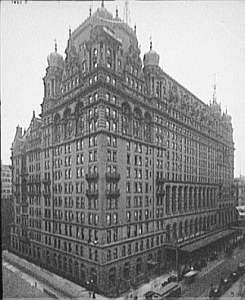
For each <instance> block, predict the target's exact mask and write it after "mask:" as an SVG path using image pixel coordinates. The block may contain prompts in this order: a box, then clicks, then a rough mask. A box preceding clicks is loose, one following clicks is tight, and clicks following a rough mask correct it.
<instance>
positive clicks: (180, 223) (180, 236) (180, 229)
mask: <svg viewBox="0 0 245 300" xmlns="http://www.w3.org/2000/svg"><path fill="white" fill-rule="evenodd" d="M182 227H183V226H182V222H181V221H180V222H179V238H182V237H183V229H182Z"/></svg>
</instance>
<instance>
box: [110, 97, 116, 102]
mask: <svg viewBox="0 0 245 300" xmlns="http://www.w3.org/2000/svg"><path fill="white" fill-rule="evenodd" d="M111 102H112V103H113V104H116V97H115V96H113V97H112V98H111Z"/></svg>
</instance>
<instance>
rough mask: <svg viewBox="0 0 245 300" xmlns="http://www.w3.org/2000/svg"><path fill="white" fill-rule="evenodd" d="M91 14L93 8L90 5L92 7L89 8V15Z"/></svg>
mask: <svg viewBox="0 0 245 300" xmlns="http://www.w3.org/2000/svg"><path fill="white" fill-rule="evenodd" d="M91 15H92V8H91V6H90V8H89V16H90V17H91Z"/></svg>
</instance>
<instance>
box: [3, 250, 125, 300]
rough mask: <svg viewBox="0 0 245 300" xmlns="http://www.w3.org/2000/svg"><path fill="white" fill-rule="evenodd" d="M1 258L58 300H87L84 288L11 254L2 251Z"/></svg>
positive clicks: (100, 297) (86, 292) (101, 298)
mask: <svg viewBox="0 0 245 300" xmlns="http://www.w3.org/2000/svg"><path fill="white" fill-rule="evenodd" d="M2 256H3V261H6V262H8V263H10V264H12V265H14V266H15V267H17V268H18V269H20V270H21V271H23V272H26V273H27V274H29V275H31V276H33V277H34V278H35V279H36V281H37V284H39V283H38V281H39V282H40V284H41V285H43V284H44V285H46V286H47V287H48V288H51V289H52V290H54V291H55V292H56V295H57V296H58V297H59V298H62V299H64V298H68V299H71V298H72V299H74V298H80V299H81V298H83V299H88V298H89V295H88V291H87V290H86V289H85V288H83V287H81V286H79V285H77V284H75V283H73V282H71V281H69V280H67V279H64V278H62V277H60V276H58V275H56V274H53V273H51V272H49V271H48V270H45V269H42V268H41V267H39V266H36V265H35V264H32V263H30V262H28V261H26V260H25V259H23V258H20V257H18V256H17V255H14V254H13V253H10V252H7V251H3V253H2ZM96 299H99V300H106V299H108V298H106V297H103V296H100V295H98V294H96ZM119 299H123V298H118V300H119Z"/></svg>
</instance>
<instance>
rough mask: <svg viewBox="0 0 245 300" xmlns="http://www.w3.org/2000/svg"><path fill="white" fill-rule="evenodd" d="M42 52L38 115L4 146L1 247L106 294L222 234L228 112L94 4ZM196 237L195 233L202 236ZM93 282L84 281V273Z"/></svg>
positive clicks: (229, 191)
mask: <svg viewBox="0 0 245 300" xmlns="http://www.w3.org/2000/svg"><path fill="white" fill-rule="evenodd" d="M65 53H66V56H65V59H63V57H62V56H61V55H60V54H59V53H58V51H57V45H55V51H54V52H52V53H51V54H50V55H49V56H48V66H47V69H46V74H45V76H44V78H43V84H44V97H43V102H42V104H41V107H42V111H41V114H40V116H39V117H37V116H35V113H33V117H32V120H31V123H30V126H29V128H28V129H27V131H25V132H23V131H22V128H20V127H17V130H16V135H15V138H14V141H13V145H12V166H13V192H14V212H15V221H14V226H13V228H12V232H11V247H12V251H14V252H15V253H18V254H19V255H22V256H24V257H26V258H27V259H30V260H32V261H33V262H35V263H37V264H41V265H42V266H44V267H46V268H49V269H50V270H52V271H53V272H56V273H58V274H61V275H62V276H66V277H68V278H70V279H71V280H73V281H75V282H77V283H79V284H81V285H85V283H86V282H87V281H90V282H92V284H93V288H95V289H97V290H98V291H100V292H101V293H104V294H106V295H108V296H114V295H116V294H117V293H121V292H123V291H125V290H127V289H129V288H130V287H134V286H135V285H137V284H139V283H141V282H144V281H146V280H149V279H150V277H151V276H156V275H157V274H160V273H161V272H164V271H166V269H168V268H173V266H174V265H175V260H174V257H175V256H173V253H172V252H173V250H175V249H176V247H177V249H178V251H179V255H180V260H179V263H180V264H181V259H182V258H184V257H185V255H182V254H181V253H192V252H193V251H195V250H197V249H199V248H200V247H207V246H208V244H210V243H211V242H212V243H213V242H214V241H217V240H219V239H223V238H225V237H229V235H230V234H231V233H232V232H231V230H228V229H227V228H228V227H229V224H230V223H232V222H233V221H234V218H235V202H234V201H235V198H234V193H233V192H234V191H233V188H234V187H233V176H234V174H233V169H234V143H233V129H232V123H231V117H230V116H229V115H228V114H227V113H226V112H225V113H224V112H222V111H221V107H220V105H219V104H218V103H217V101H216V95H215V92H214V97H213V100H212V103H211V104H210V105H207V104H205V103H204V102H202V101H201V100H200V99H198V98H197V97H196V96H195V95H193V94H192V93H191V92H190V91H188V90H187V89H186V88H185V87H183V86H182V85H181V84H179V83H178V82H177V81H175V80H174V79H173V78H171V77H170V76H169V75H168V74H166V72H165V71H164V69H162V68H161V67H160V66H159V55H158V54H157V53H156V51H154V50H153V48H152V44H151V45H150V49H149V51H148V52H147V53H146V54H145V55H144V58H143V61H142V59H141V57H140V49H139V45H138V40H137V36H136V28H134V29H132V28H130V27H129V26H128V24H126V23H124V22H123V21H122V20H121V19H120V18H119V16H118V12H117V11H116V15H115V17H113V15H112V14H111V13H110V12H108V11H107V10H106V9H105V8H104V5H103V4H102V7H100V8H98V9H97V10H96V12H95V13H94V14H91V11H90V15H89V17H88V18H87V19H86V20H85V21H84V22H83V23H82V24H81V25H80V26H79V27H78V28H77V29H75V30H74V31H73V32H71V30H70V31H69V38H68V43H67V47H66V50H65ZM201 241H205V244H202V243H201ZM91 280H92V281H91Z"/></svg>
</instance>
